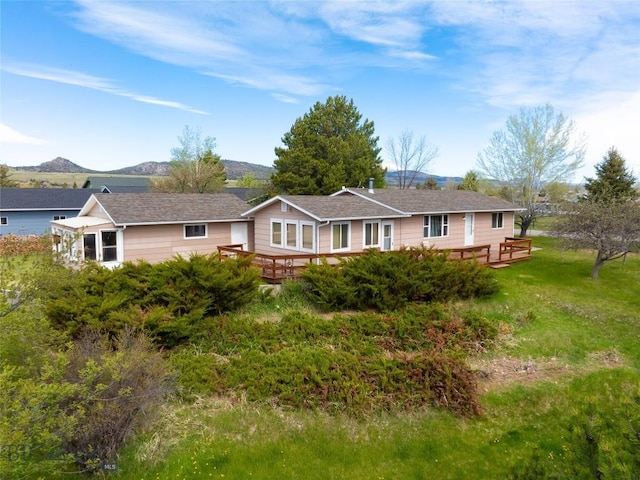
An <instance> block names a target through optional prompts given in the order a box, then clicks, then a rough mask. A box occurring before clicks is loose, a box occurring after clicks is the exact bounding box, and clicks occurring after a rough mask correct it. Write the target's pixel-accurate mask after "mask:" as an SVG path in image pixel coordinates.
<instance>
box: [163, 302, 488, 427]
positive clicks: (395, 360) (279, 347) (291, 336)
mask: <svg viewBox="0 0 640 480" xmlns="http://www.w3.org/2000/svg"><path fill="white" fill-rule="evenodd" d="M496 335H497V329H496V328H495V327H494V326H493V325H491V324H489V322H487V321H486V320H484V319H482V318H480V317H478V316H474V317H473V318H471V319H470V320H466V319H464V318H461V317H459V316H457V315H454V314H453V313H451V312H449V311H447V310H446V309H445V308H444V307H442V306H437V305H422V306H413V307H412V308H411V309H408V310H407V311H404V312H401V313H400V312H398V313H395V314H374V313H362V314H356V315H337V316H336V317H335V318H334V319H333V320H325V319H322V318H319V317H315V316H312V315H309V314H306V313H301V312H290V313H288V314H286V315H285V316H284V317H283V318H282V320H281V321H280V322H275V323H270V322H269V323H258V322H255V321H252V320H250V319H246V318H238V317H233V318H232V317H228V316H220V317H218V318H217V319H216V320H215V323H214V325H213V328H212V330H211V331H210V338H209V342H210V344H209V346H208V347H207V348H203V350H204V351H206V352H207V353H203V351H198V350H194V349H193V348H189V349H185V350H179V351H176V352H174V353H173V354H172V357H171V358H172V361H173V364H174V366H175V367H176V369H177V370H178V371H180V372H181V373H180V383H181V385H182V387H183V388H184V391H185V393H187V394H189V393H192V394H211V393H217V394H226V395H229V394H230V395H246V396H247V398H248V399H249V400H255V401H275V402H276V403H278V404H280V405H285V406H291V407H308V408H320V409H323V410H328V411H346V412H348V413H350V414H355V415H359V414H362V413H365V412H368V411H371V410H376V409H389V410H393V409H404V408H413V409H417V408H421V407H424V406H428V405H435V406H439V407H444V408H448V409H451V410H452V411H453V412H455V413H457V414H461V415H476V414H478V413H479V412H480V405H479V402H478V395H477V390H476V382H475V379H474V376H473V374H472V372H471V371H470V370H469V369H468V367H467V366H466V364H465V362H464V350H468V349H478V348H483V345H485V344H486V342H489V341H491V340H492V339H493V338H495V336H496Z"/></svg>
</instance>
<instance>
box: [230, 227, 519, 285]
mask: <svg viewBox="0 0 640 480" xmlns="http://www.w3.org/2000/svg"><path fill="white" fill-rule="evenodd" d="M443 251H446V252H448V254H449V259H450V260H452V261H472V260H476V261H478V262H479V263H481V264H485V265H487V266H491V267H493V268H502V267H505V266H508V265H509V264H510V263H513V262H520V261H523V260H529V259H530V258H531V239H529V238H512V237H507V238H505V241H504V242H502V243H501V244H500V250H499V251H498V252H495V251H491V245H478V246H473V247H465V248H453V249H448V250H443ZM218 253H219V254H220V256H221V257H235V256H243V257H248V256H252V257H253V264H254V265H255V266H257V267H258V268H259V269H260V271H261V275H262V278H263V280H265V281H267V282H269V283H282V281H283V280H289V279H297V278H300V277H301V275H302V271H303V270H304V269H305V268H307V265H308V264H309V263H320V262H322V261H323V259H324V260H326V261H327V262H329V263H330V264H337V263H339V262H340V259H344V258H350V257H356V256H359V255H366V253H367V252H350V253H325V254H322V253H305V254H292V255H265V254H262V253H256V252H250V251H247V250H243V248H242V244H237V245H221V246H218Z"/></svg>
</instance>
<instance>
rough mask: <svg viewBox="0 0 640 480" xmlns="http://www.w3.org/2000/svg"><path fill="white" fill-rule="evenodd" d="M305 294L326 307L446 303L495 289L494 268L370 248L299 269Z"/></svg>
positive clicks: (438, 255) (420, 251)
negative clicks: (331, 262) (336, 260)
mask: <svg viewBox="0 0 640 480" xmlns="http://www.w3.org/2000/svg"><path fill="white" fill-rule="evenodd" d="M303 278H304V280H305V282H306V283H307V284H308V290H307V292H308V295H309V298H310V299H311V300H312V301H313V302H314V303H316V304H318V305H320V306H322V307H324V308H326V309H329V310H336V311H337V310H343V309H356V310H366V309H370V308H374V309H376V310H378V311H381V312H385V311H393V310H397V309H399V308H403V307H405V306H406V305H408V304H409V303H411V302H416V301H427V302H428V301H436V302H446V301H450V300H453V299H464V298H470V297H479V296H486V295H491V294H493V293H495V292H496V291H497V290H498V283H497V280H496V279H495V276H494V275H493V272H492V271H490V270H488V269H486V268H484V267H482V266H481V265H480V264H478V263H477V262H474V261H464V262H463V261H449V260H447V254H446V253H442V252H437V251H434V250H433V249H429V248H426V247H412V248H406V249H402V250H399V251H393V252H378V251H376V250H371V251H370V252H368V254H367V255H361V256H359V257H355V258H351V259H349V260H343V261H341V262H340V264H339V265H338V266H337V267H336V266H331V265H329V264H328V263H327V262H326V261H324V262H323V263H322V264H320V265H310V266H309V268H308V269H307V270H306V271H305V272H304V273H303Z"/></svg>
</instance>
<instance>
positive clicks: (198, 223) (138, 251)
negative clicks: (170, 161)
mask: <svg viewBox="0 0 640 480" xmlns="http://www.w3.org/2000/svg"><path fill="white" fill-rule="evenodd" d="M248 208H249V204H247V203H246V202H243V201H242V200H240V199H239V198H238V197H236V196H235V195H232V194H229V193H218V194H187V193H98V194H94V195H92V196H91V197H90V198H89V200H88V201H87V202H86V204H85V205H84V206H83V207H82V210H81V211H80V213H79V214H78V216H77V217H76V218H70V219H65V220H58V221H53V222H51V226H52V233H54V234H55V235H57V237H56V238H57V239H58V243H57V248H58V249H59V250H60V251H61V252H62V253H63V254H64V255H66V256H68V257H69V258H70V259H71V260H72V261H83V260H96V261H98V262H99V263H101V264H103V265H106V266H109V267H112V266H118V265H120V264H121V263H122V262H125V261H135V260H141V259H144V260H147V261H149V262H152V263H155V262H160V261H164V260H168V259H170V258H172V257H174V256H175V255H186V256H188V255H190V254H193V253H202V254H209V253H213V252H216V251H217V247H218V245H229V244H237V245H240V244H241V245H242V246H243V249H244V250H250V249H252V248H253V223H252V222H251V221H249V220H248V219H247V218H244V217H242V216H241V214H242V212H244V211H246V210H247V209H248Z"/></svg>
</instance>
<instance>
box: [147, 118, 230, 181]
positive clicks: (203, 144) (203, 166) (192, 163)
mask: <svg viewBox="0 0 640 480" xmlns="http://www.w3.org/2000/svg"><path fill="white" fill-rule="evenodd" d="M178 140H179V142H180V146H179V147H176V148H174V149H172V150H171V163H170V170H169V176H168V177H167V178H163V179H161V180H158V181H156V182H154V185H153V190H154V191H157V192H173V193H213V192H219V191H221V190H223V189H224V186H225V183H226V180H227V175H226V174H225V171H224V164H223V163H222V159H221V158H220V156H219V155H218V154H215V153H213V151H214V149H215V147H216V143H215V138H213V137H204V138H201V134H200V129H193V128H191V127H189V126H186V127H185V128H184V130H183V133H182V136H181V137H178Z"/></svg>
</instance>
